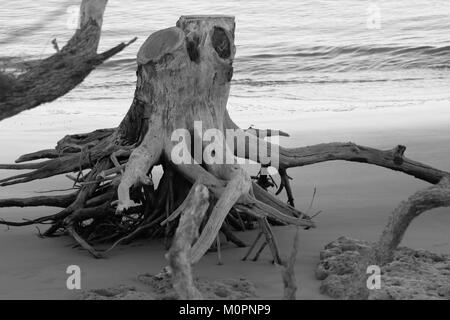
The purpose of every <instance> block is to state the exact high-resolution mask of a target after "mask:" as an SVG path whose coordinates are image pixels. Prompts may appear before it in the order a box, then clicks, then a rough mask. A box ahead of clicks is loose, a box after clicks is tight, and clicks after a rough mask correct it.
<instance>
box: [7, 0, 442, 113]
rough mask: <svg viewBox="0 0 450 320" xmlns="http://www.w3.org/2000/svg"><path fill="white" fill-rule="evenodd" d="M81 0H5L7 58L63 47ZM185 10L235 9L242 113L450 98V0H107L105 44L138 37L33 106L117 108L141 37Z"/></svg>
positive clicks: (125, 98)
mask: <svg viewBox="0 0 450 320" xmlns="http://www.w3.org/2000/svg"><path fill="white" fill-rule="evenodd" d="M79 3H80V1H64V0H59V1H56V0H39V1H32V0H2V5H1V6H0V57H1V60H2V61H3V63H4V65H3V68H7V67H10V66H14V63H15V61H16V60H17V59H19V60H28V59H39V58H43V57H45V56H46V55H48V54H51V53H52V52H53V48H52V45H51V43H50V41H51V40H52V39H53V38H56V39H57V40H58V42H59V44H60V46H62V45H63V44H64V43H65V41H67V40H68V39H69V38H70V36H71V34H72V33H73V30H71V29H70V28H69V26H68V21H70V19H71V17H72V15H73V12H74V10H75V11H76V9H77V8H78V7H79ZM188 14H227V15H234V16H236V23H237V29H236V45H237V54H236V60H235V64H234V66H235V73H234V79H233V83H232V91H231V95H230V100H229V109H230V110H231V113H232V114H234V115H237V116H242V117H245V116H250V115H252V116H254V117H257V116H261V117H267V116H269V117H272V116H276V115H278V116H285V117H290V116H292V115H297V114H298V113H301V112H317V111H329V112H351V111H353V110H358V109H373V108H386V110H388V108H391V107H410V106H417V105H423V107H424V108H426V107H427V105H429V104H430V103H431V104H433V103H446V102H449V101H450V90H449V88H450V72H449V68H450V2H449V1H448V0H410V1H407V2H405V1H398V0H384V1H381V0H380V1H363V0H341V1H333V0H302V1H299V0H277V1H272V0H245V1H244V0H232V1H220V2H219V1H205V0H196V1H192V0H183V1H181V0H172V1H145V0H129V1H117V0H110V1H109V3H108V6H107V8H106V12H105V16H104V25H103V33H102V39H101V44H100V50H106V49H108V48H109V47H112V46H114V45H116V44H118V43H119V42H122V41H128V40H129V39H131V38H133V37H135V36H137V37H138V38H139V40H138V42H137V43H135V44H134V45H133V46H131V47H129V48H127V49H126V50H125V51H123V52H122V53H120V54H119V55H117V56H115V57H113V58H112V59H111V60H110V61H108V62H107V63H105V64H104V65H102V66H100V67H99V68H98V69H97V70H96V71H95V72H93V73H92V74H91V75H90V76H89V77H88V78H87V79H86V80H85V82H84V83H83V84H81V85H80V86H79V87H78V88H76V89H75V90H73V91H72V92H70V93H69V94H67V95H66V96H64V97H62V98H60V99H59V100H57V101H56V102H53V103H51V104H50V105H47V106H43V107H39V108H37V109H35V110H32V111H28V113H29V114H32V115H35V116H47V115H48V114H60V113H62V114H69V115H70V114H77V115H78V116H79V117H83V116H90V115H91V116H92V115H98V114H103V115H104V116H105V119H109V118H111V117H112V118H114V117H115V118H117V119H120V117H121V116H122V115H123V114H124V113H125V112H126V111H127V109H128V107H129V105H130V103H131V99H132V96H133V91H134V86H135V68H136V64H135V56H136V53H137V51H138V49H139V46H140V44H141V43H142V42H143V41H145V39H146V38H147V37H148V36H149V35H150V34H151V33H153V32H155V31H157V30H159V29H163V28H166V27H170V26H173V25H175V23H176V21H177V19H178V18H179V16H181V15H188ZM5 63H6V64H5ZM68 105H70V107H67V106H68ZM112 118H111V119H112ZM115 118H114V120H111V121H110V122H115V121H117V119H115Z"/></svg>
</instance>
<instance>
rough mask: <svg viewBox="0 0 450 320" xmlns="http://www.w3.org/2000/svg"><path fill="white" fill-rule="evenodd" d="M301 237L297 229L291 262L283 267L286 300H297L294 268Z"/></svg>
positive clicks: (287, 262) (282, 274)
mask: <svg viewBox="0 0 450 320" xmlns="http://www.w3.org/2000/svg"><path fill="white" fill-rule="evenodd" d="M299 237H300V231H299V228H298V227H297V228H296V231H295V237H294V245H293V247H292V252H291V256H290V257H289V260H288V261H286V263H284V264H283V265H282V266H281V276H282V279H283V285H284V296H283V298H284V300H296V293H297V281H296V279H295V270H294V268H295V262H296V260H297V255H298V246H299Z"/></svg>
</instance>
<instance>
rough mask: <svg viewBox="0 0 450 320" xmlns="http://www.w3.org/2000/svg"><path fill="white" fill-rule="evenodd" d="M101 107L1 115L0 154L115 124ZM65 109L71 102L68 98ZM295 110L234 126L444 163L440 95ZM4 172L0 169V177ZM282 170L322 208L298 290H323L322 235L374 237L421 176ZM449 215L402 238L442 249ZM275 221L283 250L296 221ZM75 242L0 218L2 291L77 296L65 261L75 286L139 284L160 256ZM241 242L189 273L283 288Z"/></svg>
mask: <svg viewBox="0 0 450 320" xmlns="http://www.w3.org/2000/svg"><path fill="white" fill-rule="evenodd" d="M120 103H124V107H123V110H124V111H125V110H126V109H127V107H128V102H125V101H120ZM91 107H92V105H91ZM46 108H47V109H46ZM103 108H106V106H98V109H97V110H98V114H97V115H92V116H90V117H87V118H86V117H85V116H84V117H81V116H80V117H78V115H77V114H70V112H68V113H67V114H52V113H51V110H52V105H48V106H41V107H39V108H38V109H36V110H33V111H30V112H26V113H24V114H21V115H19V116H17V117H14V118H11V119H8V120H5V121H3V122H2V124H1V125H0V146H1V148H0V149H1V150H2V151H1V153H0V163H10V162H12V161H14V159H16V158H17V157H18V156H20V155H21V154H23V153H27V152H30V151H35V150H40V149H44V148H50V147H53V146H54V145H55V143H56V141H57V140H59V139H60V138H62V137H63V136H64V135H66V134H69V133H75V132H85V131H90V130H94V129H96V128H98V127H113V126H115V125H117V123H118V121H119V120H120V118H121V117H122V115H121V114H118V115H112V116H109V117H106V120H105V117H103V116H102V113H101V112H102V110H103ZM64 109H65V110H68V111H69V110H70V104H68V105H67V106H65V108H64ZM37 114H39V115H40V116H36V115H37ZM232 116H233V114H232ZM296 117H298V119H296V118H289V117H285V118H283V117H280V118H279V119H274V118H276V117H261V118H254V117H253V118H251V121H252V122H251V123H250V122H249V120H248V119H249V118H248V117H246V115H245V114H244V113H241V114H239V117H238V118H235V121H236V122H237V123H238V124H239V125H241V126H242V127H247V126H249V125H255V127H259V128H273V129H280V130H283V131H287V132H289V133H290V134H291V137H290V138H286V139H283V140H282V141H281V143H282V144H283V145H286V146H303V145H311V144H315V143H320V142H332V141H353V142H356V143H358V144H362V145H368V146H372V147H375V148H380V149H390V148H393V147H394V146H395V145H396V144H403V145H406V146H407V147H408V149H407V152H406V156H408V157H410V158H412V159H414V160H417V161H421V162H423V163H427V164H429V165H432V166H435V167H437V168H440V169H443V170H447V171H448V170H450V158H449V155H450V144H449V143H448V142H449V141H450V130H449V126H450V120H449V119H450V109H449V108H448V106H445V105H444V104H442V105H439V104H435V105H427V106H417V107H409V108H390V109H389V110H386V109H382V108H379V109H372V110H355V111H352V112H315V113H312V112H311V113H297V114H296ZM10 174H11V172H6V171H0V177H5V176H7V175H10ZM289 174H290V175H291V176H292V177H293V178H294V182H293V190H294V192H295V199H296V205H297V207H298V208H299V209H301V210H305V209H307V208H308V206H309V202H310V199H311V196H312V194H313V190H314V188H315V187H316V188H317V195H316V200H315V202H314V207H313V210H315V211H318V210H322V211H323V212H322V214H321V215H319V216H318V217H317V218H316V221H317V225H318V227H317V229H314V230H308V231H302V232H301V237H300V241H301V243H300V252H299V256H298V260H297V265H296V276H297V282H298V287H299V292H298V295H297V296H298V298H299V299H326V297H325V296H322V295H320V294H319V285H320V282H319V281H318V280H315V277H314V271H315V267H316V265H317V263H318V260H319V257H318V255H319V251H320V250H321V249H322V248H323V246H324V245H326V244H327V243H329V242H330V241H333V240H335V239H336V238H338V237H339V236H341V235H345V236H349V237H354V238H359V239H364V240H376V239H377V237H378V235H379V234H380V231H381V229H382V228H383V226H384V224H385V223H386V221H387V217H388V215H389V213H390V212H391V211H392V210H393V209H394V208H395V207H396V206H397V205H398V204H399V203H400V201H402V200H404V199H406V198H407V197H408V196H409V195H411V194H412V193H414V192H415V191H416V190H419V189H420V188H423V187H426V185H427V184H426V183H424V182H421V181H419V180H416V179H414V178H412V177H409V176H407V175H405V174H402V173H396V172H392V171H389V170H385V169H382V168H377V167H373V166H370V165H364V164H357V163H344V162H329V163H322V164H318V165H314V166H308V167H304V168H295V169H290V171H289ZM69 186H70V183H69V181H68V180H67V179H65V178H63V177H54V178H51V179H47V180H42V181H34V182H32V183H28V184H25V185H20V186H14V187H7V188H0V198H7V197H11V196H14V197H24V196H30V195H33V194H35V193H34V192H35V191H38V190H41V191H42V190H50V189H61V188H67V187H69ZM52 212H55V209H53V208H31V209H21V208H12V209H0V218H3V219H10V220H11V219H12V220H21V219H26V218H32V217H39V216H42V215H46V214H49V213H52ZM449 225H450V215H449V209H440V210H434V211H432V212H428V213H426V214H424V215H422V216H421V217H419V218H418V219H416V220H415V221H414V223H413V224H412V225H411V227H410V228H409V229H408V232H407V233H406V237H405V239H404V241H403V243H402V245H404V246H409V247H411V248H415V249H419V248H421V249H426V250H430V251H434V252H438V253H450V237H449V228H448V226H449ZM44 227H45V226H44ZM274 231H275V234H276V237H277V242H278V244H279V246H280V250H281V252H282V254H283V255H285V256H287V255H288V254H289V252H290V248H291V245H292V240H293V235H294V229H293V228H292V227H277V228H275V230H274ZM255 232H256V231H252V232H246V233H238V235H239V236H240V237H241V238H242V239H243V240H245V241H246V242H247V244H249V243H251V241H252V240H253V239H254V237H255V236H256V233H255ZM73 245H74V242H73V241H72V239H71V238H69V237H61V238H56V239H39V238H38V237H37V230H36V228H35V227H25V228H10V229H8V228H6V227H1V228H0V257H1V258H0V299H15V298H25V299H32V298H37V299H73V298H76V296H77V294H78V292H74V291H69V290H67V288H66V279H67V274H66V268H67V266H69V265H73V264H75V265H78V266H80V267H81V270H82V289H94V288H105V287H111V286H115V285H120V284H122V285H131V286H136V287H139V286H140V284H139V283H138V282H137V281H136V277H137V276H138V275H140V274H144V273H151V274H156V273H159V272H160V271H161V269H162V268H163V267H164V266H165V265H166V261H165V259H164V246H163V243H162V242H160V241H142V242H139V243H136V244H134V245H131V246H121V247H119V248H117V249H116V250H115V251H113V252H111V253H110V255H109V256H108V258H107V259H102V260H95V259H94V258H92V257H91V256H90V255H89V254H88V253H87V252H85V251H81V250H79V249H74V248H72V246H73ZM246 250H247V249H245V248H243V249H237V248H235V247H234V246H233V245H231V244H226V245H225V246H224V247H223V260H224V265H217V257H216V255H215V254H213V253H210V254H208V255H207V256H205V257H204V258H203V259H202V260H201V262H200V263H199V264H198V265H197V266H195V269H194V270H195V274H196V275H197V276H199V277H200V278H202V279H212V280H216V279H227V278H246V279H248V280H250V281H252V282H253V283H254V284H255V286H256V290H257V293H258V298H262V299H279V298H281V297H282V283H281V276H280V272H279V270H278V269H277V267H276V266H273V265H272V264H271V263H270V256H269V252H264V254H263V256H262V259H260V260H259V261H258V262H242V261H241V260H240V259H241V258H242V257H243V256H244V254H245V252H246ZM143 290H145V288H143Z"/></svg>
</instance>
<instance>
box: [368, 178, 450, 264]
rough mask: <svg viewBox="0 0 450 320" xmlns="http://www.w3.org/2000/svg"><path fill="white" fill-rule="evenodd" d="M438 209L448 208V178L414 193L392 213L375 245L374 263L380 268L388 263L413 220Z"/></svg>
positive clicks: (449, 187)
mask: <svg viewBox="0 0 450 320" xmlns="http://www.w3.org/2000/svg"><path fill="white" fill-rule="evenodd" d="M440 207H450V177H445V178H443V179H442V181H441V182H440V183H438V184H437V185H435V186H432V187H429V188H427V189H424V190H420V191H418V192H416V193H415V194H414V195H412V196H411V197H410V198H409V199H408V200H406V201H403V202H402V203H401V204H400V205H399V206H398V207H397V208H396V209H395V210H394V211H393V212H392V214H391V216H390V217H389V221H388V223H387V225H386V227H385V228H384V229H383V232H382V234H381V237H380V239H379V241H378V243H377V244H376V245H375V248H374V250H375V259H374V260H375V262H376V263H377V264H378V265H380V266H381V265H384V264H386V263H388V262H390V261H391V260H392V258H393V255H394V251H395V249H397V247H398V246H399V244H400V242H401V241H402V239H403V236H404V235H405V232H406V230H407V228H408V227H409V225H410V224H411V222H412V221H413V219H415V218H416V217H418V216H419V215H420V214H422V213H424V212H426V211H429V210H431V209H435V208H440Z"/></svg>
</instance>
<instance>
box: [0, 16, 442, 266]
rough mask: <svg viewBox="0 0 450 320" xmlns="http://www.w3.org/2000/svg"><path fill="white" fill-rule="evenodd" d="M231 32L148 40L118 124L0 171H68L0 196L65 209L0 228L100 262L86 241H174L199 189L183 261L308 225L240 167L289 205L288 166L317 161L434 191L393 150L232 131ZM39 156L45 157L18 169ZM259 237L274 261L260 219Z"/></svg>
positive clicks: (198, 20)
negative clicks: (247, 238)
mask: <svg viewBox="0 0 450 320" xmlns="http://www.w3.org/2000/svg"><path fill="white" fill-rule="evenodd" d="M234 31H235V22H234V18H233V17H227V16H183V17H181V18H180V20H179V21H178V22H177V24H176V26H175V27H172V28H168V29H164V30H161V31H158V32H156V33H154V34H152V35H151V36H150V37H149V38H148V39H147V40H146V41H145V43H144V44H143V45H142V47H141V48H140V50H139V53H138V55H137V85H136V90H135V94H134V99H133V102H132V104H131V107H130V108H129V111H128V113H127V114H126V116H125V118H124V119H123V121H122V122H121V123H120V125H119V126H118V127H117V128H112V129H102V130H96V131H94V132H91V133H86V134H76V135H70V136H66V137H65V138H63V139H62V140H61V141H59V142H58V144H57V146H56V148H55V149H51V150H41V151H37V152H33V153H30V154H27V155H23V156H22V157H20V158H19V159H18V160H17V161H16V162H17V163H16V164H8V165H0V169H11V170H31V171H29V172H27V173H24V174H19V175H15V176H11V177H8V178H5V179H2V180H0V187H5V186H8V185H14V184H18V183H26V182H29V181H33V180H37V179H44V178H48V177H51V176H55V175H60V174H66V173H71V172H75V173H76V175H75V176H71V175H68V178H69V179H71V180H73V182H74V192H73V193H72V194H69V195H61V196H42V197H34V198H29V199H5V200H0V207H9V206H56V207H61V208H62V211H60V212H59V213H57V214H54V215H50V216H46V217H42V218H39V219H36V220H33V221H24V222H11V221H0V224H4V225H9V226H23V225H32V224H40V223H46V224H49V223H50V224H51V227H50V228H49V229H48V230H47V231H46V232H45V233H44V234H43V235H44V236H54V235H57V234H61V233H65V232H68V233H69V234H70V235H72V236H73V237H74V239H76V240H77V241H78V243H79V244H80V245H81V246H83V247H84V248H85V249H87V250H89V251H90V252H91V253H92V254H93V255H94V256H95V257H100V256H101V255H102V253H100V252H98V250H96V249H95V248H94V247H93V246H92V245H93V244H95V243H102V242H111V241H115V242H114V244H113V246H112V248H114V247H115V246H116V245H118V244H120V243H129V242H131V241H133V240H134V239H136V238H139V237H166V238H168V239H169V238H171V237H172V236H173V234H174V232H175V230H176V226H177V221H178V218H179V214H180V213H181V212H182V210H183V208H186V206H187V205H188V203H189V202H190V200H191V197H192V196H193V194H194V192H193V191H192V188H195V185H197V184H203V185H204V186H206V187H207V188H208V189H209V191H210V194H211V198H210V204H211V205H210V208H209V210H208V212H207V214H206V215H205V218H204V220H203V222H202V225H201V232H200V236H199V238H198V240H197V242H196V243H195V244H194V245H193V248H192V255H191V263H195V262H197V261H198V260H199V259H200V258H201V257H202V256H203V255H204V254H205V252H206V251H207V250H208V249H209V248H210V246H211V245H212V244H213V242H214V240H215V239H216V237H217V235H218V233H219V231H220V230H222V232H223V233H224V234H225V235H226V237H227V238H228V239H230V241H233V242H234V243H236V245H238V246H242V242H241V241H240V240H239V239H237V238H236V236H235V235H232V234H231V230H232V229H236V230H243V229H244V230H245V228H246V225H247V224H245V223H243V221H246V222H249V221H250V222H251V221H263V222H267V221H268V220H269V221H271V222H274V221H276V222H278V223H279V224H284V225H286V224H292V225H296V226H301V227H305V228H311V227H314V226H315V224H314V222H313V221H311V219H310V218H309V217H308V216H307V215H305V214H303V213H302V212H300V211H298V210H296V209H295V208H294V207H293V206H291V205H288V204H286V203H284V202H283V201H281V200H280V199H278V198H277V197H275V196H274V195H272V194H270V193H269V192H267V191H265V190H264V189H263V188H261V187H260V186H258V185H257V184H255V183H252V181H251V178H250V177H249V175H248V174H247V172H246V171H245V170H243V168H242V167H241V165H240V164H239V161H238V160H239V159H249V160H252V161H255V162H258V163H260V164H261V165H262V166H264V167H267V166H269V165H272V166H275V167H277V169H278V170H279V173H280V176H281V180H282V183H281V188H280V192H281V190H282V188H286V191H287V193H288V198H289V202H290V203H291V204H293V203H294V199H293V195H292V191H291V187H290V185H289V176H288V174H287V171H286V170H287V169H288V168H291V167H298V166H305V165H310V164H314V163H318V162H324V161H332V160H346V161H353V162H363V163H369V164H373V165H377V166H382V167H385V168H389V169H392V170H396V171H401V172H404V173H406V174H409V175H412V176H415V177H417V178H419V179H422V180H425V181H428V182H430V183H433V184H437V183H438V182H439V181H440V180H441V179H442V178H443V177H444V176H446V175H448V173H447V172H444V171H441V170H438V169H435V168H432V167H430V166H427V165H425V164H421V163H418V162H416V161H413V160H410V159H407V158H406V157H404V152H405V148H404V147H402V146H398V147H396V148H394V149H392V150H377V149H373V148H369V147H364V146H359V145H356V144H353V143H329V144H320V145H316V146H309V147H300V148H292V149H291V148H284V147H281V146H278V145H276V144H272V143H269V142H267V141H266V140H264V137H266V136H274V135H277V134H278V135H286V134H284V133H280V132H278V133H277V132H275V131H270V130H269V131H265V130H254V129H249V130H242V129H239V127H238V126H237V125H236V124H235V123H234V122H233V121H232V119H231V118H230V116H229V114H228V111H227V109H226V105H227V100H228V95H229V90H230V82H231V79H232V76H233V60H234V56H235V45H234ZM227 129H229V130H233V136H232V138H231V139H226V137H225V136H226V135H225V134H224V132H225V131H226V130H227ZM211 130H212V131H211ZM211 132H215V133H216V135H214V136H211ZM38 159H47V160H44V161H42V162H33V163H24V162H28V161H31V160H38ZM156 165H162V166H163V169H164V175H163V177H162V179H161V181H160V183H159V185H158V186H157V187H156V188H155V186H154V184H153V181H152V178H151V172H152V168H153V167H154V166H156ZM86 169H90V170H89V171H87V170H86ZM86 172H87V173H86ZM193 185H194V187H193ZM263 232H265V233H266V239H268V240H267V241H268V242H269V243H268V244H269V248H271V251H272V254H273V256H274V260H275V261H278V260H279V257H278V252H277V249H276V245H275V241H274V240H273V235H272V232H271V231H270V226H269V224H268V223H264V228H263ZM103 254H104V253H103Z"/></svg>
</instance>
